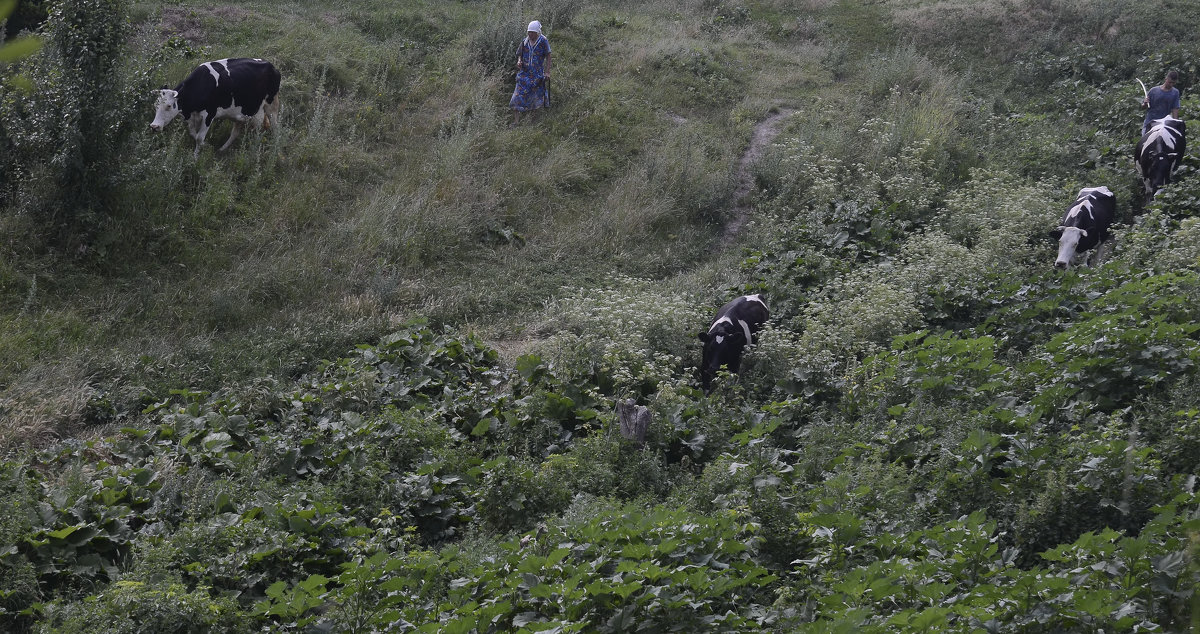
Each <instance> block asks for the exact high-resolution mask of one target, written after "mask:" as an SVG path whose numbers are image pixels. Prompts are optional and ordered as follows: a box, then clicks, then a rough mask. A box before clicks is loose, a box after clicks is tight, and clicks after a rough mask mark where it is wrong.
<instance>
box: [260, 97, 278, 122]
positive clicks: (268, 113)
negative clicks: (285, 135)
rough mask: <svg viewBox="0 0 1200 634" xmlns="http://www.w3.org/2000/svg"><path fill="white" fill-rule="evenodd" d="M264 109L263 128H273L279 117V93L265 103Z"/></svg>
mask: <svg viewBox="0 0 1200 634" xmlns="http://www.w3.org/2000/svg"><path fill="white" fill-rule="evenodd" d="M262 111H263V129H264V130H269V129H271V125H272V124H273V123H274V122H275V121H277V120H278V119H279V117H278V116H277V115H278V114H279V95H275V98H274V99H272V100H271V101H268V102H266V103H264V104H263V108H262Z"/></svg>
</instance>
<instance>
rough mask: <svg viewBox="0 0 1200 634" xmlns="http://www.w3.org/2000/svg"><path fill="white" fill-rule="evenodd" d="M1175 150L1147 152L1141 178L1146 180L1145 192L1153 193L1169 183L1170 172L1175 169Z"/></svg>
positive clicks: (1176, 160)
mask: <svg viewBox="0 0 1200 634" xmlns="http://www.w3.org/2000/svg"><path fill="white" fill-rule="evenodd" d="M1178 157H1179V154H1178V153H1177V152H1147V153H1146V158H1145V159H1144V164H1143V166H1142V178H1143V179H1144V180H1145V181H1146V192H1147V193H1150V194H1153V193H1157V192H1158V190H1160V189H1162V188H1163V187H1166V186H1167V185H1170V184H1171V173H1172V172H1174V171H1175V165H1176V164H1177V163H1178Z"/></svg>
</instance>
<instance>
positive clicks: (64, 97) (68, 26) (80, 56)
mask: <svg viewBox="0 0 1200 634" xmlns="http://www.w3.org/2000/svg"><path fill="white" fill-rule="evenodd" d="M126 13H127V3H126V2H125V0H66V1H64V2H60V3H56V4H55V5H54V6H53V8H52V10H51V12H50V16H49V19H48V20H47V23H46V27H45V32H46V34H47V37H46V39H47V43H48V46H46V47H44V48H43V50H42V52H41V53H40V54H38V55H36V56H34V57H32V58H30V59H29V60H27V61H26V62H25V66H26V67H24V68H23V70H24V71H25V74H26V76H28V77H30V78H32V79H33V81H34V82H35V88H34V90H32V91H30V92H28V93H20V92H10V93H8V94H7V95H6V97H5V98H4V99H3V101H2V102H0V131H2V132H3V133H4V134H5V135H7V143H3V142H0V145H9V146H10V147H11V149H12V151H11V152H5V154H6V155H7V156H6V157H5V160H4V161H3V162H0V174H4V176H5V181H7V182H5V181H0V195H3V196H4V198H5V199H6V200H8V201H16V202H17V203H18V204H19V205H20V206H21V207H22V208H24V210H25V211H27V212H29V213H33V214H35V215H36V216H37V217H38V218H39V219H41V220H42V223H43V227H42V228H40V229H39V230H40V231H41V232H42V235H43V236H45V237H51V238H55V239H59V240H62V239H68V238H70V237H71V235H72V234H73V233H75V232H76V231H83V232H84V233H86V234H90V233H93V232H95V231H96V229H97V228H98V227H99V226H100V224H101V222H102V220H104V218H105V216H106V215H108V214H112V213H113V211H114V210H113V209H111V208H110V205H111V204H112V202H111V200H110V194H111V191H112V182H111V180H110V179H111V176H112V170H111V165H112V164H113V163H114V162H117V161H116V160H115V157H116V156H117V151H118V148H119V145H120V143H121V141H122V139H124V138H125V137H126V136H128V135H129V134H130V132H131V127H130V123H131V121H130V120H129V119H128V118H118V120H117V122H116V124H115V125H114V123H113V121H112V118H113V113H114V112H120V111H123V110H124V108H123V105H124V104H126V103H130V102H134V103H141V102H144V100H145V99H146V97H142V98H141V99H138V98H136V97H134V96H133V95H132V94H130V90H129V89H130V86H128V85H126V83H125V82H124V81H123V78H122V77H121V76H120V74H119V73H118V70H119V68H118V63H119V61H120V60H121V54H122V52H123V51H124V49H125V39H126V35H127V32H128V26H127V22H126V19H127V17H126Z"/></svg>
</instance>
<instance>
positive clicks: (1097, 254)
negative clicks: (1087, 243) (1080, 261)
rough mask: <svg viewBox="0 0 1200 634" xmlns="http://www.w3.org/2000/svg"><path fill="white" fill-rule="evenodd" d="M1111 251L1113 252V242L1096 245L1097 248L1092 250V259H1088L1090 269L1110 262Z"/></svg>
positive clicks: (1107, 241)
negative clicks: (1107, 261)
mask: <svg viewBox="0 0 1200 634" xmlns="http://www.w3.org/2000/svg"><path fill="white" fill-rule="evenodd" d="M1109 251H1112V240H1105V241H1104V242H1101V243H1100V244H1098V245H1096V248H1095V249H1092V255H1091V257H1090V258H1088V263H1087V265H1088V267H1089V268H1095V267H1097V266H1100V265H1101V264H1104V262H1105V261H1106V260H1108V253H1109Z"/></svg>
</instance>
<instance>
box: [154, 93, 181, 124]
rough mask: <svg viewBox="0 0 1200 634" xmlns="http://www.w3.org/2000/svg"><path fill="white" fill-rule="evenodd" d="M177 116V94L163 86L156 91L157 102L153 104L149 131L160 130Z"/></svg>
mask: <svg viewBox="0 0 1200 634" xmlns="http://www.w3.org/2000/svg"><path fill="white" fill-rule="evenodd" d="M177 116H179V92H178V91H175V90H170V89H168V88H167V87H166V86H163V87H162V89H161V90H159V91H158V101H157V102H155V104H154V121H151V122H150V129H151V130H161V129H163V128H165V127H166V126H167V124H168V123H170V122H171V121H173V120H174V119H175V117H177Z"/></svg>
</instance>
